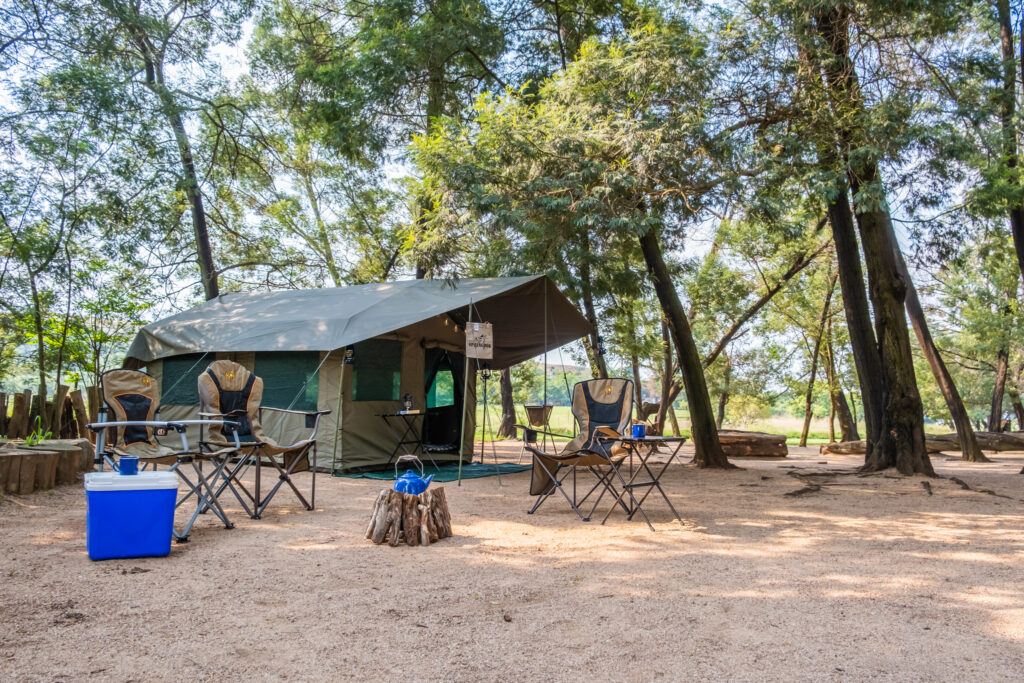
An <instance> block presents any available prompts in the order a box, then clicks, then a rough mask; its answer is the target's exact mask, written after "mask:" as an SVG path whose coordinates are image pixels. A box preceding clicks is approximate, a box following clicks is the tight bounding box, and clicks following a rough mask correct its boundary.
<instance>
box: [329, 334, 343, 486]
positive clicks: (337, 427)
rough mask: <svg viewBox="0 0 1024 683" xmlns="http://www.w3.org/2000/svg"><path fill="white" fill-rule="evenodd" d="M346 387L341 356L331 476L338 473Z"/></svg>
mask: <svg viewBox="0 0 1024 683" xmlns="http://www.w3.org/2000/svg"><path fill="white" fill-rule="evenodd" d="M344 387H345V354H344V353H343V354H341V362H340V363H339V365H338V403H337V404H336V405H335V413H334V414H335V418H334V452H333V453H332V454H331V476H332V477H333V476H335V474H336V473H337V471H338V466H337V461H338V440H339V438H340V437H341V398H342V394H343V393H344ZM343 455H344V454H343Z"/></svg>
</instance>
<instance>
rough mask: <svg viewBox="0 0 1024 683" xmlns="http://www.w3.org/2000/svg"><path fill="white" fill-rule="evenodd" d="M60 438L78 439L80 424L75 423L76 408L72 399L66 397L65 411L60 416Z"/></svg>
mask: <svg viewBox="0 0 1024 683" xmlns="http://www.w3.org/2000/svg"><path fill="white" fill-rule="evenodd" d="M60 438H62V439H77V438H78V422H76V421H75V407H74V406H73V405H72V404H71V398H70V397H67V396H65V397H64V410H62V411H61V416H60Z"/></svg>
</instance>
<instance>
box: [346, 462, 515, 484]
mask: <svg viewBox="0 0 1024 683" xmlns="http://www.w3.org/2000/svg"><path fill="white" fill-rule="evenodd" d="M532 467H533V466H532V465H516V464H515V463H511V462H503V463H499V464H497V465H495V464H494V463H489V464H483V465H482V464H480V463H478V462H475V463H473V464H471V465H463V466H462V478H463V479H479V478H480V477H493V476H495V475H496V474H515V473H516V472H525V471H527V470H529V469H530V468H532ZM401 471H403V472H404V471H405V470H401ZM414 471H418V470H414ZM428 474H433V475H434V481H455V480H456V479H458V478H459V465H458V463H449V464H445V465H440V466H438V467H437V468H435V467H434V466H433V465H431V464H429V463H428V464H427V465H426V466H425V467H424V468H423V475H424V476H427V475H428ZM334 476H336V477H349V478H351V479H386V480H388V481H393V480H394V478H395V470H394V469H390V470H383V471H380V472H358V473H355V474H349V473H348V472H335V473H334Z"/></svg>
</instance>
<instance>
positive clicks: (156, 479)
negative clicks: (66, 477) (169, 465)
mask: <svg viewBox="0 0 1024 683" xmlns="http://www.w3.org/2000/svg"><path fill="white" fill-rule="evenodd" d="M85 497H86V499H87V505H88V513H87V514H86V523H85V526H86V546H87V547H88V549H89V559H91V560H110V559H114V558H118V557H162V556H164V555H168V554H170V552H171V536H172V535H173V529H174V504H175V501H176V500H177V497H178V475H177V474H175V473H174V472H139V473H138V474H132V475H124V474H119V473H117V472H90V473H89V474H86V475H85Z"/></svg>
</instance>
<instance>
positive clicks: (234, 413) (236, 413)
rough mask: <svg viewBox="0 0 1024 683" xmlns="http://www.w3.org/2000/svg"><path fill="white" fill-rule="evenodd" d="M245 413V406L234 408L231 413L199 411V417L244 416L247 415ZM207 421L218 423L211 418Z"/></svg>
mask: <svg viewBox="0 0 1024 683" xmlns="http://www.w3.org/2000/svg"><path fill="white" fill-rule="evenodd" d="M245 414H246V413H245V409H244V408H238V409H236V410H232V411H231V412H230V413H203V412H200V413H199V417H217V418H225V417H243V416H245ZM207 422H211V423H213V424H216V423H214V422H213V421H211V420H207Z"/></svg>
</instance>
